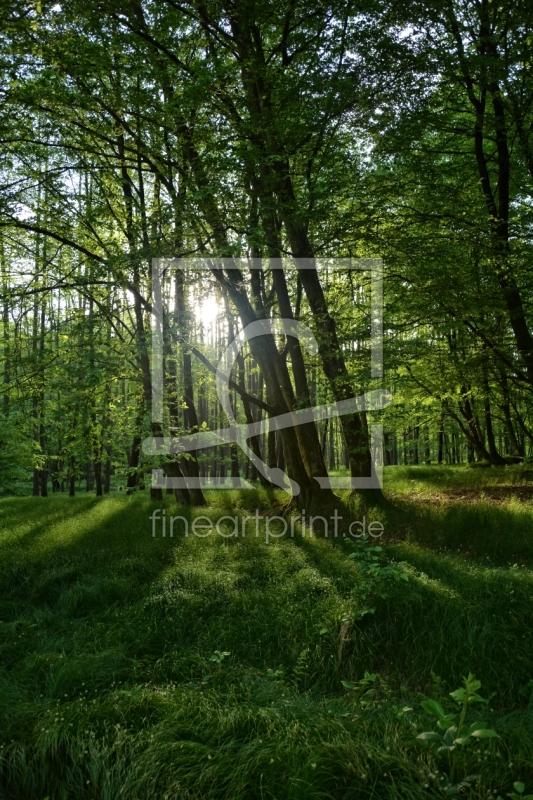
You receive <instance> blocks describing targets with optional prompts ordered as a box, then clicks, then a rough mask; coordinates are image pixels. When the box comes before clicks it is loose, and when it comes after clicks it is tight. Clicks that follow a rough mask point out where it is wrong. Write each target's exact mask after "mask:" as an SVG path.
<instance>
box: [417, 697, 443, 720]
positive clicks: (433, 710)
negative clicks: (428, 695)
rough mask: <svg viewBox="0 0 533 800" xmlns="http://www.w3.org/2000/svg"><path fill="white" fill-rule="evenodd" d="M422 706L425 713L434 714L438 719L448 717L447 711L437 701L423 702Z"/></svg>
mask: <svg viewBox="0 0 533 800" xmlns="http://www.w3.org/2000/svg"><path fill="white" fill-rule="evenodd" d="M420 705H421V706H422V708H423V709H424V711H427V712H428V714H432V715H433V716H434V717H438V718H439V719H443V718H444V717H446V712H445V710H444V709H443V707H442V706H441V704H440V703H437V701H436V700H422V702H421V703H420Z"/></svg>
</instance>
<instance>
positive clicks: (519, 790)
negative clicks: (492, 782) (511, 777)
mask: <svg viewBox="0 0 533 800" xmlns="http://www.w3.org/2000/svg"><path fill="white" fill-rule="evenodd" d="M513 788H514V792H511V794H508V795H507V797H510V798H511V800H533V794H524V792H525V790H526V787H525V784H523V783H522V782H521V781H515V782H514V783H513ZM498 800H502V798H501V797H498Z"/></svg>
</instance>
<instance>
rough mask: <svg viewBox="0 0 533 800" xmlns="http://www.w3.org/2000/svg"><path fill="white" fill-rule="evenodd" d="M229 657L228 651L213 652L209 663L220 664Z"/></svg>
mask: <svg viewBox="0 0 533 800" xmlns="http://www.w3.org/2000/svg"><path fill="white" fill-rule="evenodd" d="M230 655H231V653H230V652H229V650H215V652H214V653H213V655H212V656H211V658H210V659H209V661H212V662H213V664H222V662H223V661H224V659H225V658H227V657H228V656H230Z"/></svg>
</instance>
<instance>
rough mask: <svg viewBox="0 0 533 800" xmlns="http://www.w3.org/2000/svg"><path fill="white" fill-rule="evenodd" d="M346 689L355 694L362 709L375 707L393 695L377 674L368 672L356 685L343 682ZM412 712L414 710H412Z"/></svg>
mask: <svg viewBox="0 0 533 800" xmlns="http://www.w3.org/2000/svg"><path fill="white" fill-rule="evenodd" d="M341 683H342V685H343V686H344V688H345V689H349V690H350V691H352V692H353V693H354V699H355V701H356V703H357V704H358V705H359V706H360V707H361V708H368V707H369V706H371V705H374V704H375V703H376V702H377V701H379V700H380V698H387V699H390V696H391V694H392V692H391V689H390V687H389V685H388V683H387V682H386V681H385V679H384V678H382V677H381V676H380V675H378V674H377V673H375V672H366V671H365V674H364V677H363V678H361V679H360V680H358V681H357V682H356V683H351V682H350V681H341ZM410 710H412V709H410Z"/></svg>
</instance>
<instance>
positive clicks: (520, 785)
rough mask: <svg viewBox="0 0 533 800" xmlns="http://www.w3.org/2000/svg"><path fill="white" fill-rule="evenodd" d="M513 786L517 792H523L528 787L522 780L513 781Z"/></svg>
mask: <svg viewBox="0 0 533 800" xmlns="http://www.w3.org/2000/svg"><path fill="white" fill-rule="evenodd" d="M513 788H514V790H515V792H518V794H522V792H523V791H524V789H525V788H526V785H525V783H522V782H521V781H515V782H514V783H513Z"/></svg>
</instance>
